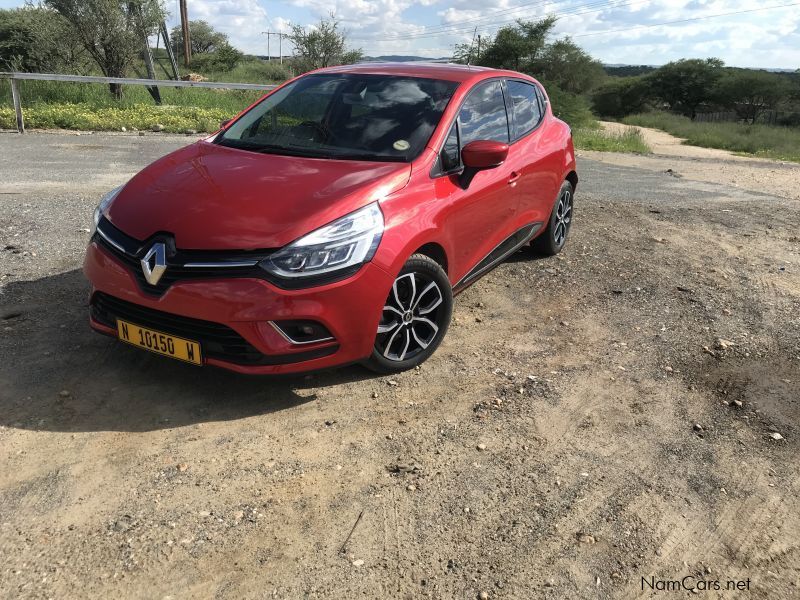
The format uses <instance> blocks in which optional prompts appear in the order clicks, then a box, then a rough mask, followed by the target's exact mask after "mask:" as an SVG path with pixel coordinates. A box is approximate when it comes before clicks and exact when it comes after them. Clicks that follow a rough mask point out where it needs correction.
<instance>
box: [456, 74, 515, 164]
mask: <svg viewBox="0 0 800 600" xmlns="http://www.w3.org/2000/svg"><path fill="white" fill-rule="evenodd" d="M458 119H459V121H460V122H461V147H462V148H463V147H464V146H465V145H467V144H468V143H470V142H472V141H474V140H493V141H495V142H508V141H509V140H508V117H507V116H506V107H505V104H504V103H503V90H502V87H501V86H500V82H498V81H490V82H488V83H483V84H481V85H479V86H478V87H476V88H475V89H474V90H473V91H472V92H470V95H469V97H468V98H467V101H466V102H464V106H463V107H462V108H461V112H460V113H459V115H458Z"/></svg>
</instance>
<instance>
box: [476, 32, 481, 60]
mask: <svg viewBox="0 0 800 600" xmlns="http://www.w3.org/2000/svg"><path fill="white" fill-rule="evenodd" d="M476 58H477V59H478V60H480V59H481V35H480V34H478V54H477V56H476Z"/></svg>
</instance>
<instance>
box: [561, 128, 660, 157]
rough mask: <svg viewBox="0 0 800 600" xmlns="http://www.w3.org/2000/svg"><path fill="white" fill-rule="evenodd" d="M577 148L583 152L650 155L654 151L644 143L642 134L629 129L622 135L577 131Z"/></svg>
mask: <svg viewBox="0 0 800 600" xmlns="http://www.w3.org/2000/svg"><path fill="white" fill-rule="evenodd" d="M573 140H574V142H575V146H576V147H577V148H579V149H581V150H599V151H601V152H635V153H636V154H650V153H651V152H652V150H651V149H650V146H648V145H647V143H646V142H645V141H644V138H643V137H642V132H641V131H639V130H638V129H634V128H633V127H628V128H626V129H625V131H623V132H621V133H614V132H610V131H602V130H599V129H585V128H582V129H576V130H575V131H574V132H573Z"/></svg>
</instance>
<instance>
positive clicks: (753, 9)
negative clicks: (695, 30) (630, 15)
mask: <svg viewBox="0 0 800 600" xmlns="http://www.w3.org/2000/svg"><path fill="white" fill-rule="evenodd" d="M799 5H800V2H792V3H791V4H777V5H775V6H764V7H762V8H750V9H747V10H737V11H733V12H726V13H718V14H714V15H706V16H704V17H694V18H691V19H679V20H677V21H665V22H663V23H653V24H652V25H634V26H632V27H624V28H622V29H607V30H606V31H592V32H590V33H581V34H579V35H573V36H572V37H573V38H582V37H590V36H593V35H605V34H607V33H619V32H621V31H631V30H632V29H651V28H653V27H662V26H664V25H677V24H679V23H690V22H692V21H704V20H705V19H716V18H718V17H730V16H732V15H743V14H745V13H754V12H760V11H764V10H774V9H776V8H788V7H790V6H799Z"/></svg>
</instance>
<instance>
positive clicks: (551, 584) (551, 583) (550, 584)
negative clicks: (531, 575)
mask: <svg viewBox="0 0 800 600" xmlns="http://www.w3.org/2000/svg"><path fill="white" fill-rule="evenodd" d="M555 586H556V580H555V579H552V578H551V579H548V580H547V581H545V582H544V587H555Z"/></svg>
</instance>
